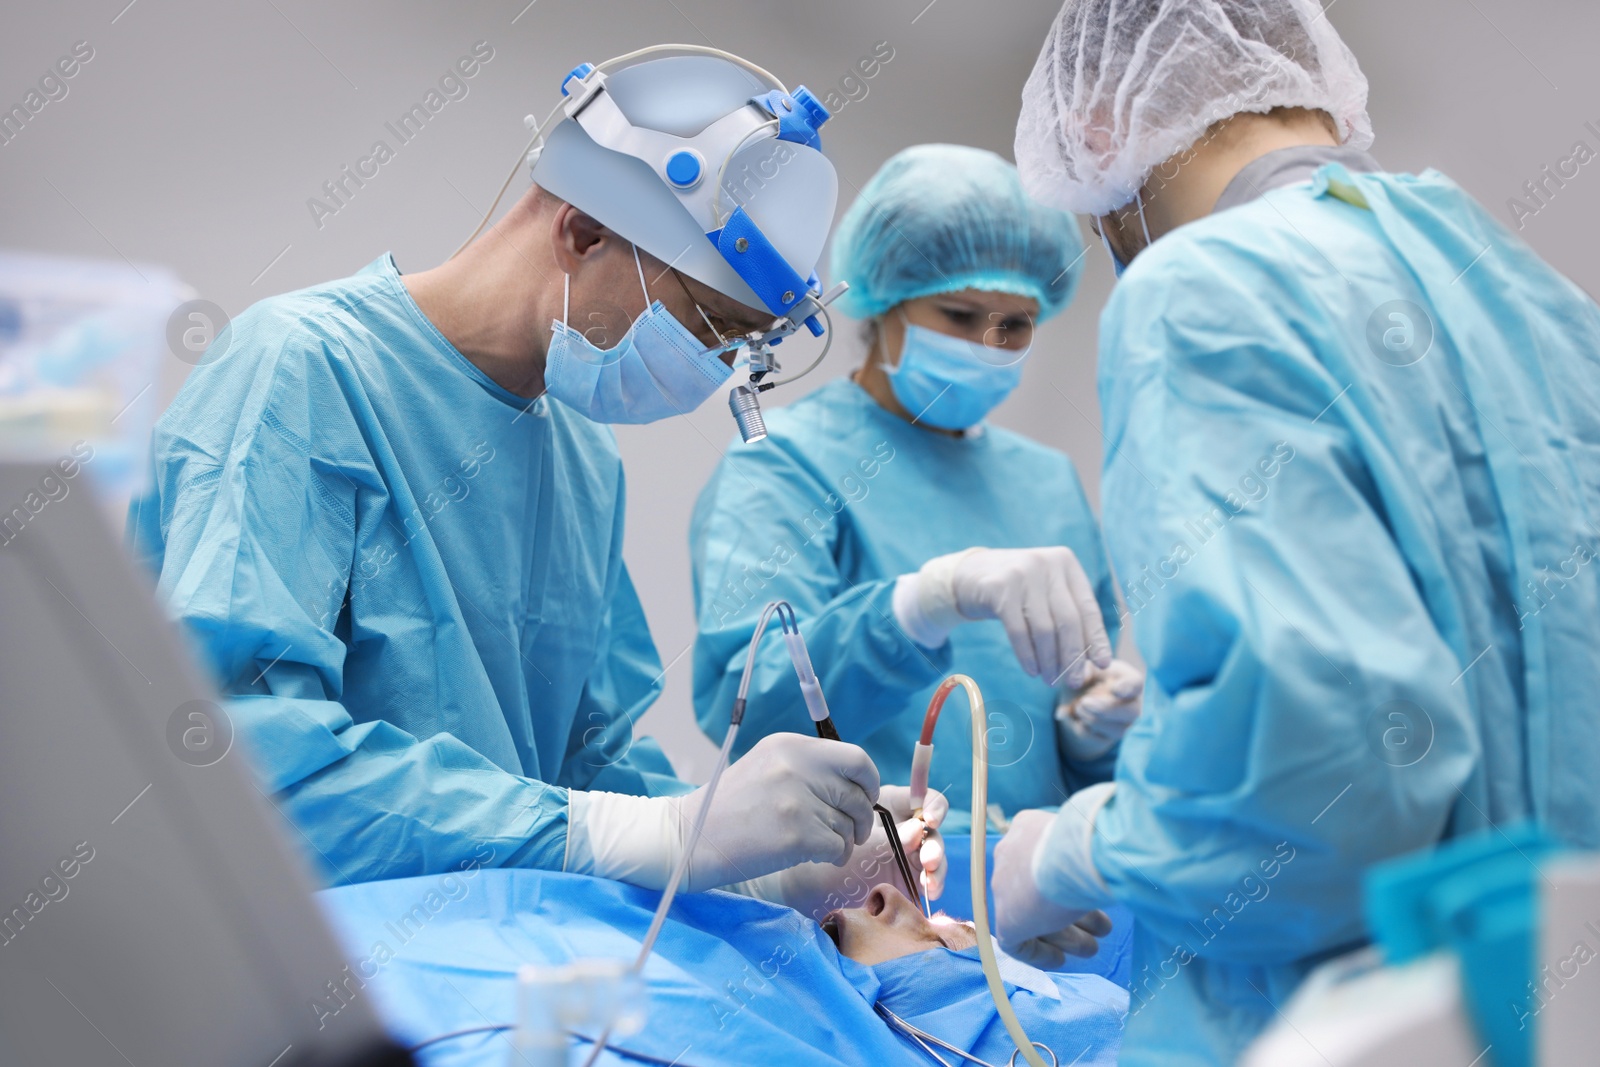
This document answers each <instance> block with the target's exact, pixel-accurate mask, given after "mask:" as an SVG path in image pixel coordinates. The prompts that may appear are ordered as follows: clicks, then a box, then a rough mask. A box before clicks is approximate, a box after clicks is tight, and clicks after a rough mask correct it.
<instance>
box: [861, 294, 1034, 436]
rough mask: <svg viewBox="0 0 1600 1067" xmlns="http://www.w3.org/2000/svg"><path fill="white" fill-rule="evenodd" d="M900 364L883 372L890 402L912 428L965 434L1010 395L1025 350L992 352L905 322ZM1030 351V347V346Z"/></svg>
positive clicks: (1024, 357) (901, 318) (1010, 349)
mask: <svg viewBox="0 0 1600 1067" xmlns="http://www.w3.org/2000/svg"><path fill="white" fill-rule="evenodd" d="M900 321H901V322H904V323H905V328H906V336H905V343H904V344H903V345H902V346H901V348H900V362H899V364H898V365H896V366H893V367H889V368H887V373H888V376H889V388H890V389H892V390H893V391H894V395H895V399H896V400H898V401H900V403H901V405H902V406H904V407H905V409H906V410H907V411H909V412H911V416H912V418H913V419H915V420H916V421H917V422H920V423H926V424H927V425H929V426H937V427H938V428H939V429H941V430H965V429H967V428H969V427H972V426H975V425H977V424H978V423H980V422H982V421H983V417H984V416H985V415H987V414H989V412H991V411H993V410H994V409H995V407H996V406H997V405H998V404H999V403H1000V401H1002V400H1004V399H1005V398H1006V397H1008V396H1010V395H1011V391H1012V390H1013V389H1015V388H1016V387H1017V383H1018V382H1020V381H1021V380H1022V361H1023V360H1024V359H1026V358H1027V355H1028V349H1023V350H1022V351H1020V352H1019V351H1017V350H1016V349H1012V348H991V347H989V346H987V345H982V344H974V343H973V342H971V341H965V340H962V339H961V338H959V337H951V336H950V335H949V334H943V333H939V332H938V331H937V330H930V329H927V328H926V327H922V326H913V325H912V324H911V323H909V322H906V321H905V316H904V315H903V314H902V315H901V316H900ZM1030 347H1031V346H1030Z"/></svg>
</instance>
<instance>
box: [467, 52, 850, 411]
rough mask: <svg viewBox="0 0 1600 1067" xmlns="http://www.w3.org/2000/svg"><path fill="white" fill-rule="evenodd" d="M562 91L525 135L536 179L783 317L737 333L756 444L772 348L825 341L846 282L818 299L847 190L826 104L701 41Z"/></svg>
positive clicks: (589, 68)
mask: <svg viewBox="0 0 1600 1067" xmlns="http://www.w3.org/2000/svg"><path fill="white" fill-rule="evenodd" d="M561 93H562V100H561V101H560V103H558V104H557V105H556V107H555V108H554V109H552V111H551V112H550V114H549V116H547V117H546V119H545V122H544V123H543V125H542V126H539V127H536V128H535V130H534V136H533V141H532V142H530V144H529V152H528V154H527V158H528V160H529V162H530V164H531V172H532V177H533V180H534V181H535V182H536V183H537V184H538V185H540V186H541V187H542V188H544V189H546V190H548V191H549V192H550V193H551V194H552V195H554V196H558V197H560V198H561V199H562V200H565V201H567V202H568V203H570V204H572V205H573V206H574V207H576V208H578V209H579V210H580V211H583V212H584V213H585V214H588V215H590V216H592V217H594V218H595V219H597V220H599V221H600V222H601V223H603V224H604V225H605V226H606V227H607V228H609V229H611V230H612V231H614V232H615V233H617V234H618V235H619V236H621V237H622V238H624V239H625V240H628V241H631V242H633V243H634V244H635V245H637V246H638V247H639V248H642V249H643V250H645V251H646V252H649V253H650V254H651V255H653V256H655V257H656V258H657V259H659V260H661V261H662V262H664V263H667V264H669V265H670V266H671V267H673V268H674V269H675V270H678V271H680V272H682V273H684V274H687V275H688V276H690V277H692V278H695V279H696V280H698V281H700V282H702V283H704V284H706V285H708V286H710V287H711V288H713V289H715V290H717V291H718V292H720V293H723V294H724V295H727V296H729V297H732V298H733V299H735V300H737V301H739V302H740V303H742V304H745V305H747V306H750V307H764V308H766V309H767V310H768V311H770V312H771V313H772V314H773V315H774V317H775V321H774V322H773V324H772V325H771V326H769V327H768V328H766V329H764V330H758V331H755V332H753V333H751V334H749V335H748V336H747V337H745V338H742V340H743V341H744V343H745V345H746V346H747V347H748V350H749V370H750V382H751V384H750V385H741V386H738V387H736V388H735V389H734V390H733V392H732V393H731V394H730V395H729V405H730V407H731V408H732V410H733V414H734V418H735V420H736V421H737V422H738V424H739V430H740V433H741V435H742V436H743V438H744V439H745V440H746V441H753V440H759V439H761V438H762V437H764V436H765V435H766V431H765V427H764V426H763V424H762V419H761V411H760V407H759V405H758V403H757V399H756V395H757V393H759V392H764V391H766V390H767V389H770V388H772V387H773V386H774V385H778V384H782V382H779V381H768V380H766V379H767V377H768V375H771V374H773V373H775V372H776V371H778V369H779V367H778V363H777V360H776V358H775V355H774V353H773V351H772V348H773V346H775V345H777V344H779V343H781V342H782V340H783V339H784V338H785V337H787V336H789V335H790V334H792V333H795V332H796V331H798V330H799V329H800V327H801V326H805V327H806V328H807V329H809V330H810V331H811V333H812V334H813V335H814V336H821V335H822V334H823V332H824V330H823V324H822V322H821V321H819V318H820V319H827V318H828V316H827V312H826V310H825V308H826V305H828V304H829V303H831V302H832V301H833V300H834V299H836V298H837V297H838V296H839V294H840V293H842V292H843V291H844V289H845V286H844V285H843V284H840V285H837V286H835V287H834V288H833V289H832V290H830V291H829V292H828V293H826V294H823V293H822V291H821V283H820V282H819V281H818V278H817V273H816V266H817V262H818V260H819V259H820V257H821V254H822V247H823V244H824V243H825V242H826V240H827V235H828V230H829V228H830V227H831V225H832V223H833V212H834V206H835V203H836V200H837V197H838V178H837V176H836V174H835V172H834V169H833V164H832V163H830V162H829V161H828V159H827V157H826V156H824V155H823V154H822V152H821V150H820V145H821V141H820V138H819V136H818V132H817V131H818V129H819V128H820V127H821V126H822V124H823V123H825V122H826V121H827V120H828V117H829V115H828V110H827V108H825V107H824V106H823V105H822V103H821V101H819V100H818V99H817V98H816V97H815V96H814V95H813V94H812V93H811V92H810V91H809V90H807V89H806V88H805V87H804V86H801V87H799V88H798V89H796V90H795V91H794V92H793V93H791V92H789V91H788V89H786V88H785V87H784V86H783V83H781V82H779V81H778V80H777V79H776V78H774V77H773V76H772V75H771V74H769V73H768V72H767V71H765V70H763V69H761V68H760V67H758V66H756V65H754V64H752V63H750V62H748V61H746V60H744V59H741V58H740V57H738V56H734V55H731V54H729V53H727V52H723V51H720V50H718V49H714V48H704V47H700V46H697V45H658V46H655V47H652V48H645V49H641V50H639V51H637V52H630V53H628V54H627V55H623V56H618V57H616V58H614V59H608V60H606V61H605V62H603V63H600V64H590V63H582V64H579V65H578V66H577V67H575V68H573V70H572V71H571V72H570V73H568V74H567V75H566V77H564V78H563V79H562V82H561ZM558 115H559V116H560V118H559V119H558V118H557V116H558ZM535 145H537V147H535ZM508 184H509V179H508ZM502 191H503V190H502ZM492 210H493V209H492V208H491V211H492ZM473 236H474V237H476V234H474V235H473ZM469 241H470V239H469ZM828 333H829V337H828V342H829V345H830V346H831V342H832V332H831V330H830V331H828ZM826 351H827V348H826V347H825V348H824V350H823V353H824V354H826ZM820 359H821V357H820V356H819V357H818V361H819V362H820ZM815 365H816V364H815V363H813V364H812V366H815ZM809 370H810V368H807V371H809ZM802 373H805V372H802ZM799 376H800V375H796V376H795V377H799ZM792 380H794V379H793V378H790V379H786V381H792Z"/></svg>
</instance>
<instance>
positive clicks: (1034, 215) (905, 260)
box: [832, 144, 1084, 322]
mask: <svg viewBox="0 0 1600 1067" xmlns="http://www.w3.org/2000/svg"><path fill="white" fill-rule="evenodd" d="M1083 258H1084V257H1083V238H1082V236H1081V235H1080V234H1079V232H1078V223H1077V220H1076V219H1074V218H1073V216H1071V215H1069V214H1067V213H1066V212H1064V211H1061V210H1058V209H1056V208H1051V207H1045V206H1044V205H1043V204H1040V203H1037V202H1036V201H1033V200H1030V199H1029V198H1028V196H1027V194H1026V193H1024V192H1023V191H1022V182H1021V181H1020V180H1019V178H1018V176H1017V168H1016V167H1015V166H1013V165H1012V164H1010V163H1007V162H1006V161H1005V160H1004V159H1001V158H1000V157H999V156H997V155H995V154H994V153H993V152H986V151H984V150H983V149H981V148H968V147H966V146H964V145H952V144H925V145H916V146H914V147H912V148H907V149H906V150H905V151H903V152H900V153H899V154H897V155H895V156H894V157H892V158H891V159H890V160H889V161H888V162H886V163H885V164H884V165H883V166H882V167H881V168H879V170H878V173H877V174H874V175H873V176H872V180H871V181H869V182H867V184H866V186H865V188H863V189H862V190H861V195H859V196H858V197H856V201H855V203H853V204H851V205H850V210H849V211H847V212H845V216H844V220H843V221H842V222H840V223H839V228H838V230H837V231H836V232H835V233H834V238H833V259H832V268H833V280H834V281H845V282H849V283H850V290H849V292H847V293H845V294H844V296H842V297H841V298H840V299H839V302H838V305H837V306H838V308H839V310H841V311H843V312H844V313H845V314H847V315H851V316H853V317H855V318H858V319H866V318H872V317H874V316H876V315H881V314H883V313H884V312H885V311H888V310H889V309H890V308H892V307H894V306H895V305H896V304H900V303H903V302H905V301H907V300H915V299H916V298H917V297H921V296H932V295H933V294H935V293H950V292H955V291H957V290H960V289H985V290H989V291H991V292H999V293H1012V294H1014V295H1016V296H1031V297H1033V298H1034V299H1035V300H1037V301H1038V302H1039V321H1041V322H1043V321H1044V320H1045V319H1048V318H1050V317H1051V316H1052V315H1054V314H1056V312H1058V311H1060V310H1061V309H1062V308H1064V307H1066V306H1067V304H1068V303H1070V302H1071V301H1072V294H1073V292H1074V291H1075V290H1076V289H1077V287H1078V275H1079V274H1080V273H1081V272H1082V268H1083Z"/></svg>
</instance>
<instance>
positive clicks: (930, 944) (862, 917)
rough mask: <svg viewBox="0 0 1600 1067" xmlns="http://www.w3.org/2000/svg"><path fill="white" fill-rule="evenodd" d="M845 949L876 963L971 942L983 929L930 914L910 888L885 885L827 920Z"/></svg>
mask: <svg viewBox="0 0 1600 1067" xmlns="http://www.w3.org/2000/svg"><path fill="white" fill-rule="evenodd" d="M822 929H823V930H824V931H826V932H827V935H828V936H829V937H831V938H833V942H834V944H836V945H838V946H839V951H840V952H841V953H842V954H844V955H846V956H849V957H850V958H851V959H853V960H855V961H856V962H857V963H865V964H867V965H868V966H871V965H873V964H875V963H883V962H884V961H886V960H893V959H899V958H900V957H901V956H909V955H911V953H913V952H926V951H928V950H929V949H932V948H953V949H958V950H959V949H964V948H971V947H972V946H973V945H976V944H977V943H978V935H977V933H976V931H974V930H973V928H972V925H971V924H970V923H963V922H957V921H956V920H954V919H950V918H946V917H945V916H943V915H935V916H934V917H933V918H932V919H929V918H928V917H927V916H926V915H924V914H923V913H922V912H921V911H919V910H918V909H917V906H916V905H915V904H913V903H912V902H911V901H910V900H908V899H906V896H905V894H904V893H902V892H900V890H898V889H896V888H895V887H894V886H892V885H887V884H885V885H880V886H878V887H876V888H875V889H873V891H872V892H871V893H869V894H867V899H866V902H865V903H864V904H862V906H861V907H859V908H844V909H841V910H839V911H836V912H833V913H832V914H831V915H829V916H828V917H827V918H825V919H823V920H822Z"/></svg>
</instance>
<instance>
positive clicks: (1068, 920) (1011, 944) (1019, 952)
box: [989, 811, 1111, 970]
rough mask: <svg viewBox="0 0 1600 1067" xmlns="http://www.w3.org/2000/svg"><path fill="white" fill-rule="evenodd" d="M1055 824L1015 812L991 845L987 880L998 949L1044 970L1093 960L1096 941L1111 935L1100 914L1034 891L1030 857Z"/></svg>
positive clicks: (1046, 815)
mask: <svg viewBox="0 0 1600 1067" xmlns="http://www.w3.org/2000/svg"><path fill="white" fill-rule="evenodd" d="M1068 817H1071V816H1070V813H1069V816H1068ZM1055 819H1056V816H1055V815H1053V814H1051V813H1050V812H1048V811H1022V812H1018V813H1017V817H1016V818H1015V819H1013V820H1011V829H1010V830H1008V831H1007V832H1006V836H1005V837H1002V838H1001V839H1000V843H999V844H998V845H996V846H995V849H994V872H993V873H992V874H991V875H990V879H989V882H990V885H991V887H992V888H993V889H994V927H995V937H996V938H997V939H998V940H999V941H1000V947H1001V948H1002V949H1004V950H1005V951H1006V953H1007V954H1009V955H1011V956H1015V957H1016V958H1017V959H1019V960H1021V961H1022V962H1024V963H1031V964H1033V965H1034V966H1035V967H1039V968H1042V969H1044V970H1051V969H1052V968H1055V967H1059V966H1061V965H1062V964H1063V963H1065V962H1066V958H1067V957H1068V956H1081V957H1084V958H1088V957H1090V956H1093V955H1094V954H1095V953H1096V952H1098V951H1099V950H1100V943H1099V941H1098V940H1097V939H1098V938H1101V937H1104V936H1105V935H1106V934H1109V933H1110V932H1111V917H1110V916H1109V915H1107V914H1106V913H1105V912H1103V911H1099V910H1096V909H1078V908H1068V907H1064V906H1062V905H1060V904H1057V903H1056V902H1055V901H1053V900H1051V899H1049V898H1048V897H1046V896H1045V895H1044V894H1043V893H1041V892H1040V891H1039V886H1038V884H1037V883H1036V882H1035V880H1034V877H1033V857H1034V853H1035V852H1036V851H1038V849H1039V846H1040V844H1041V842H1042V841H1043V840H1044V837H1045V834H1046V832H1048V831H1049V829H1050V826H1051V824H1052V823H1053V822H1054V821H1055Z"/></svg>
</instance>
